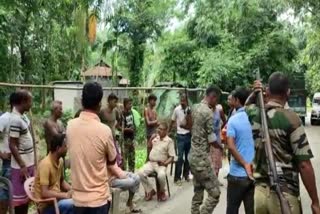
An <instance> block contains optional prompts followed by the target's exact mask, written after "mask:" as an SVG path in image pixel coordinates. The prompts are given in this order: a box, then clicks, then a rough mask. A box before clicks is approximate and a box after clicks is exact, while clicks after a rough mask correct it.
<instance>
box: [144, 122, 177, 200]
mask: <svg viewBox="0 0 320 214" xmlns="http://www.w3.org/2000/svg"><path fill="white" fill-rule="evenodd" d="M150 140H151V144H152V149H151V152H150V155H149V161H148V162H147V163H146V164H145V165H144V166H143V167H142V169H141V170H140V171H139V172H138V174H139V176H140V179H141V182H142V185H143V187H144V190H145V192H146V197H145V200H146V201H150V200H152V197H153V196H154V195H155V194H156V192H155V190H154V189H153V188H152V186H151V184H150V182H149V181H148V175H150V174H151V173H153V172H156V173H157V179H158V181H159V185H160V187H159V188H160V189H159V192H158V194H159V200H160V201H165V200H167V196H166V194H165V184H166V170H167V166H168V165H169V164H170V163H171V162H172V161H173V159H174V157H175V151H174V143H173V141H172V139H171V138H170V137H169V136H168V125H167V124H166V123H160V126H159V128H158V134H155V135H153V136H152V137H151V139H150Z"/></svg>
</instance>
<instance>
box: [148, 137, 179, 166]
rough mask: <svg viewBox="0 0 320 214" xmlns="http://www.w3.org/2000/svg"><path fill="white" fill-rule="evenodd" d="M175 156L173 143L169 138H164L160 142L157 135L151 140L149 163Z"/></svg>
mask: <svg viewBox="0 0 320 214" xmlns="http://www.w3.org/2000/svg"><path fill="white" fill-rule="evenodd" d="M175 155H176V153H175V150H174V143H173V140H172V139H171V138H170V137H169V136H166V137H164V138H163V139H162V140H161V139H160V136H159V135H157V136H156V137H155V138H154V139H153V140H152V150H151V152H150V155H149V159H150V161H155V162H160V161H166V160H168V159H169V158H170V157H175Z"/></svg>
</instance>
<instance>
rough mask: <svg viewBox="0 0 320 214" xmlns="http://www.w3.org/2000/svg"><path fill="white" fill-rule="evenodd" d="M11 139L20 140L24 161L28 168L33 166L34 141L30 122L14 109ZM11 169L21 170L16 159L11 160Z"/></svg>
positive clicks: (19, 150) (11, 120)
mask: <svg viewBox="0 0 320 214" xmlns="http://www.w3.org/2000/svg"><path fill="white" fill-rule="evenodd" d="M9 137H11V138H18V140H19V145H18V152H19V154H20V156H21V158H22V160H23V161H24V163H25V164H26V167H30V166H33V165H34V153H33V152H34V151H33V139H32V135H31V132H30V130H29V121H28V118H27V117H26V116H24V115H21V114H20V113H19V112H18V111H17V110H16V109H13V111H12V114H11V118H10V129H9ZM11 167H12V168H14V169H20V166H19V164H18V163H17V161H16V160H15V158H12V159H11Z"/></svg>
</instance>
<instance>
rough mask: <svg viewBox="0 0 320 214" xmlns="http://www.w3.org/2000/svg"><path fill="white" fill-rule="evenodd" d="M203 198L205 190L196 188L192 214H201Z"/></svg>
mask: <svg viewBox="0 0 320 214" xmlns="http://www.w3.org/2000/svg"><path fill="white" fill-rule="evenodd" d="M203 197H204V190H203V189H196V188H195V189H194V196H193V198H192V204H191V214H200V206H201V205H202V202H203Z"/></svg>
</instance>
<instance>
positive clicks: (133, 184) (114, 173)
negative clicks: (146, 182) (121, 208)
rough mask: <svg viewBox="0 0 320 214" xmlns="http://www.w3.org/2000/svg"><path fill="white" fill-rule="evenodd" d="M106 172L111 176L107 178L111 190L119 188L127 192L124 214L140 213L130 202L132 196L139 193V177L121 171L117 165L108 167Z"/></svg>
mask: <svg viewBox="0 0 320 214" xmlns="http://www.w3.org/2000/svg"><path fill="white" fill-rule="evenodd" d="M108 170H109V173H108V174H109V175H110V176H111V177H110V178H109V184H110V186H111V187H112V188H120V189H122V190H128V191H129V198H128V201H127V210H126V213H140V212H141V210H139V209H135V207H134V204H133V202H132V200H133V197H134V194H135V193H136V192H138V191H139V186H140V178H139V176H138V175H136V174H134V173H131V172H125V171H122V169H121V168H120V167H119V166H118V165H117V164H114V165H112V166H108Z"/></svg>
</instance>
